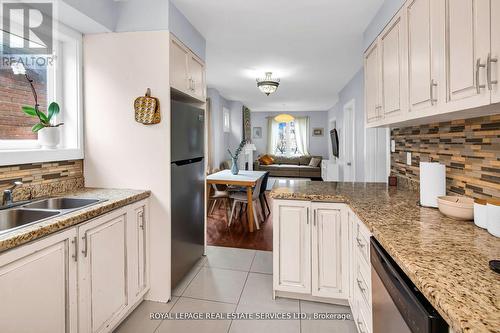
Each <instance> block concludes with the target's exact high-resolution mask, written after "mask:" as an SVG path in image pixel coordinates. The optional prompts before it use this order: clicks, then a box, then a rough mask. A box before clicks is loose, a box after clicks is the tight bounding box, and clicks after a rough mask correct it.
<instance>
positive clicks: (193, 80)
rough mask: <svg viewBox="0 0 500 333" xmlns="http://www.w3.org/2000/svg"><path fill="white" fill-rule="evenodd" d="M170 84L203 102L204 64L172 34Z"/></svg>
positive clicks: (204, 88) (204, 94)
mask: <svg viewBox="0 0 500 333" xmlns="http://www.w3.org/2000/svg"><path fill="white" fill-rule="evenodd" d="M170 86H171V87H172V88H174V89H175V90H177V91H179V92H181V93H183V94H184V95H188V96H190V97H192V98H195V99H197V100H198V101H200V102H205V98H206V82H205V64H204V62H203V61H202V60H201V59H200V58H199V57H197V56H196V55H195V54H194V53H193V52H192V51H191V50H190V49H189V48H188V47H187V46H185V45H184V44H183V43H182V42H181V41H179V40H178V39H177V38H175V37H174V36H173V35H171V37H170Z"/></svg>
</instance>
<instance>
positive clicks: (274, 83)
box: [257, 72, 280, 96]
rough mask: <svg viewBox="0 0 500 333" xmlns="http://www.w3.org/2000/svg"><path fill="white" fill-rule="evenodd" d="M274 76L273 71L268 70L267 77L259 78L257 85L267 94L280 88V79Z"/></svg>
mask: <svg viewBox="0 0 500 333" xmlns="http://www.w3.org/2000/svg"><path fill="white" fill-rule="evenodd" d="M272 76H273V73H272V72H266V77H265V78H263V79H257V87H258V88H259V90H260V91H262V92H263V93H264V94H266V95H267V96H269V95H270V94H272V93H273V92H275V91H276V89H278V86H279V85H280V79H273V77H272Z"/></svg>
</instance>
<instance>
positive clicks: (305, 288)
mask: <svg viewBox="0 0 500 333" xmlns="http://www.w3.org/2000/svg"><path fill="white" fill-rule="evenodd" d="M309 206H310V203H309V202H307V201H287V200H274V202H273V228H274V232H273V248H274V251H273V259H274V261H273V283H274V290H280V291H288V292H296V293H304V294H310V293H311V261H310V260H311V226H310V223H309Z"/></svg>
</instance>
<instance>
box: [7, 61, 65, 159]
mask: <svg viewBox="0 0 500 333" xmlns="http://www.w3.org/2000/svg"><path fill="white" fill-rule="evenodd" d="M11 67H12V71H13V72H14V74H15V75H24V76H25V77H26V80H27V81H28V83H29V85H30V87H31V92H32V93H33V97H34V98H35V105H34V106H28V105H25V106H23V107H22V108H21V109H22V111H23V112H24V113H25V114H27V115H29V116H31V117H33V118H36V119H37V123H36V124H35V125H33V127H32V128H31V130H32V131H33V132H34V133H38V143H39V144H40V146H42V148H47V149H54V148H56V147H57V145H58V144H59V141H60V131H59V126H61V125H63V123H57V124H56V123H54V121H53V120H54V117H55V116H56V115H58V114H59V112H60V111H61V110H60V107H59V104H57V103H56V102H52V103H50V104H49V107H48V108H47V113H46V114H45V113H44V112H42V111H40V104H38V95H37V93H36V90H35V86H34V85H33V79H31V78H30V77H29V75H28V74H27V73H26V69H25V68H24V65H23V64H22V63H20V62H15V63H12V65H11Z"/></svg>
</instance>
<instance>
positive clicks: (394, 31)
mask: <svg viewBox="0 0 500 333" xmlns="http://www.w3.org/2000/svg"><path fill="white" fill-rule="evenodd" d="M404 22H405V15H404V11H400V12H399V13H398V14H396V16H395V17H394V18H393V19H392V21H391V22H390V23H389V24H388V25H387V27H386V28H385V29H384V31H383V32H382V34H381V35H380V39H379V47H380V51H381V61H380V63H381V66H382V68H381V70H382V110H383V114H384V117H385V118H390V117H395V116H398V115H400V114H401V113H403V112H405V111H406V98H405V97H406V93H407V89H406V76H407V66H406V59H405V54H406V50H407V47H406V38H405V34H404Z"/></svg>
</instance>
